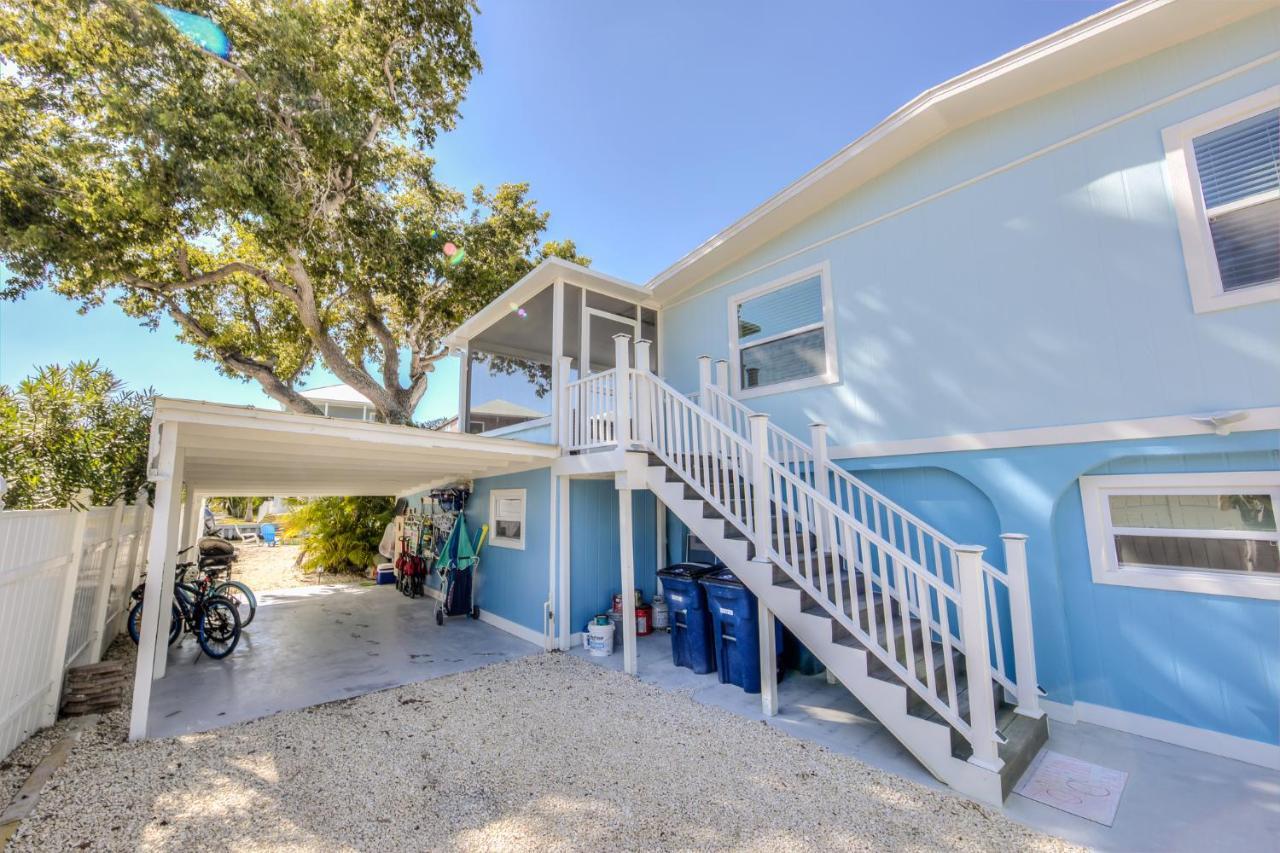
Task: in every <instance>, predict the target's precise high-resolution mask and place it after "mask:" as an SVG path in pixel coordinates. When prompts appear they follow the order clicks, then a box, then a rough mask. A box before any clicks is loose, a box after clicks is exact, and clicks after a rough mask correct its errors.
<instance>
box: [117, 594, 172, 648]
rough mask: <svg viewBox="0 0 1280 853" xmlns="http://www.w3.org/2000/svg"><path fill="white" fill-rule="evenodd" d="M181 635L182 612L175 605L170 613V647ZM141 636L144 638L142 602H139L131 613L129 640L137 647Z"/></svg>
mask: <svg viewBox="0 0 1280 853" xmlns="http://www.w3.org/2000/svg"><path fill="white" fill-rule="evenodd" d="M181 634H182V611H181V610H179V609H178V605H176V604H175V605H173V609H172V610H171V611H169V645H171V646H172V645H173V644H174V643H175V642H176V641H177V639H178V637H179V636H180V635H181ZM140 636H142V602H141V601H138V602H136V603H135V604H134V605H133V608H132V609H131V610H130V611H129V638H130V639H131V640H133V644H134V645H135V646H136V645H137V644H138V638H139V637H140Z"/></svg>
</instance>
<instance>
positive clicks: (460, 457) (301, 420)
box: [152, 397, 559, 496]
mask: <svg viewBox="0 0 1280 853" xmlns="http://www.w3.org/2000/svg"><path fill="white" fill-rule="evenodd" d="M168 429H173V430H175V431H176V437H177V452H178V453H180V454H182V457H183V465H184V467H183V481H184V482H185V483H186V484H187V487H188V488H189V489H191V490H193V491H196V492H198V493H201V494H216V495H228V494H254V495H264V494H275V495H296V496H318V495H405V494H411V493H413V492H415V491H419V490H421V489H424V488H430V487H432V486H435V485H440V484H444V483H447V482H451V481H453V480H472V479H476V478H479V477H486V476H492V475H494V474H502V473H511V472H515V471H524V470H529V469H532V468H541V467H546V466H549V465H550V464H551V463H552V461H554V460H555V458H556V457H557V456H558V454H559V450H558V448H556V447H555V446H554V445H549V444H538V443H535V442H527V441H516V440H511V439H500V438H485V437H483V436H477V435H465V434H462V433H456V432H439V431H433V430H424V429H420V428H417V427H406V426H395V425H391V424H381V423H370V422H364V421H352V420H343V419H338V418H325V417H319V416H316V415H298V414H294V413H292V412H276V411H271V410H268V409H256V408H253V407H249V406H229V405H222V404H217V403H206V402H200V401H194V400H177V399H172V398H163V397H162V398H157V400H156V410H155V416H154V418H153V421H152V435H153V439H152V454H153V458H154V454H155V453H156V452H158V448H159V444H158V441H157V440H156V436H157V434H158V432H159V431H161V430H168ZM156 461H159V463H160V464H161V465H162V466H163V465H164V462H163V461H160V460H156Z"/></svg>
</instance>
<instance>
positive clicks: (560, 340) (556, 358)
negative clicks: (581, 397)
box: [551, 279, 569, 445]
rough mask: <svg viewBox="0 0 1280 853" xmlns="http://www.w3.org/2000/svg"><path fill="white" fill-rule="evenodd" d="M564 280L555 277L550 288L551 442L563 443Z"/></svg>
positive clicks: (567, 378) (566, 372) (565, 377)
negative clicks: (561, 427) (561, 433)
mask: <svg viewBox="0 0 1280 853" xmlns="http://www.w3.org/2000/svg"><path fill="white" fill-rule="evenodd" d="M563 356H564V280H563V279H556V283H555V284H554V285H552V289H551V443H552V444H559V445H563V444H565V443H566V442H565V441H563V440H562V439H561V437H560V425H561V424H562V423H564V418H563V416H562V415H561V413H560V403H561V400H562V397H563V395H562V394H561V393H560V388H561V386H563V385H564V384H565V383H566V382H568V381H569V373H568V371H566V370H565V369H564V361H563Z"/></svg>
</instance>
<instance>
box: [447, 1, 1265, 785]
mask: <svg viewBox="0 0 1280 853" xmlns="http://www.w3.org/2000/svg"><path fill="white" fill-rule="evenodd" d="M513 305H515V306H518V307H520V308H523V309H524V311H523V314H521V313H516V312H513V310H512V306H513ZM450 344H451V345H452V346H454V347H456V348H457V349H458V350H459V351H461V352H462V353H465V354H466V355H467V358H466V361H465V364H466V367H465V368H464V370H463V373H462V383H461V391H460V409H461V420H462V422H463V426H462V429H463V431H466V422H467V418H468V399H469V395H470V390H471V388H472V380H473V374H475V373H476V372H478V371H483V370H485V369H486V367H485V358H486V356H489V355H498V356H506V357H512V358H519V359H523V360H526V361H528V362H531V363H533V364H535V365H541V366H542V367H543V368H544V370H545V375H546V381H547V386H548V388H549V393H547V395H546V396H545V397H544V398H542V399H543V401H544V410H545V417H542V418H538V419H533V420H530V421H528V422H526V423H522V424H518V425H516V426H513V427H506V428H504V429H502V430H498V431H496V433H495V432H491V433H487V435H494V434H505V435H508V436H510V437H512V438H521V439H525V440H534V441H540V442H548V443H552V444H555V445H558V446H559V448H560V456H559V458H558V459H557V460H555V461H554V463H552V464H551V465H550V466H548V467H540V468H534V469H527V468H526V469H525V470H519V471H514V472H512V473H508V474H502V475H500V476H494V477H489V478H486V479H483V480H478V481H476V482H475V484H474V488H475V493H474V496H473V498H472V500H471V503H470V506H469V509H468V515H469V516H471V518H470V519H469V520H471V521H472V522H473V523H476V524H480V523H488V524H489V525H490V528H491V531H493V532H494V533H495V534H496V533H498V532H499V531H500V532H501V535H495V536H494V537H493V538H492V541H491V544H490V546H489V547H488V550H487V551H486V553H485V558H484V562H483V568H482V571H481V573H480V578H479V589H478V604H479V606H480V607H481V609H482V611H483V612H484V614H485V618H487V619H489V620H490V621H492V622H495V623H496V624H500V625H502V626H503V627H506V628H508V629H509V630H512V631H514V632H516V633H519V634H521V635H523V636H527V637H529V638H530V639H534V640H536V641H538V642H544V643H546V645H547V646H548V648H551V647H560V648H567V647H569V646H570V645H571V644H573V643H575V642H576V639H577V638H576V633H577V632H580V631H581V630H582V629H583V626H584V624H585V623H586V622H587V621H588V619H589V618H590V617H591V616H592V615H593V614H595V613H599V612H601V611H602V610H604V609H606V608H607V607H608V605H609V601H610V598H611V596H612V594H613V593H614V592H617V591H619V590H620V589H623V588H629V587H633V586H634V587H637V588H639V589H641V590H642V592H643V595H644V596H645V597H646V598H649V597H651V596H652V595H654V593H655V590H656V581H655V570H656V568H658V567H659V566H661V565H663V564H664V563H666V562H669V561H673V560H676V559H678V558H680V556H681V554H682V549H683V544H684V542H685V534H686V533H687V532H688V531H693V532H694V533H696V534H698V536H699V537H700V538H701V539H702V541H704V542H705V543H706V544H707V545H708V546H710V547H711V548H712V549H713V550H715V551H716V552H717V554H718V555H719V556H720V558H721V559H722V560H724V561H725V562H726V563H727V564H728V565H729V566H730V567H731V568H733V569H734V570H735V571H736V572H738V574H739V576H740V577H741V578H742V579H743V580H744V581H745V582H746V583H747V584H748V586H750V587H751V589H752V591H753V592H755V593H756V594H757V595H758V596H759V597H760V600H761V603H762V605H763V606H764V607H765V608H766V610H767V613H766V618H765V619H764V620H763V624H764V625H765V626H766V630H767V627H768V626H770V625H771V624H772V621H773V620H774V619H778V620H781V621H782V622H783V623H784V624H786V625H787V627H788V628H789V629H790V630H791V631H793V632H794V633H795V634H796V635H797V636H798V637H800V639H801V640H802V641H803V642H804V643H805V644H806V645H807V646H809V648H810V649H811V650H812V651H813V652H814V653H815V654H816V655H817V656H818V657H820V658H821V659H822V660H823V662H824V663H826V664H827V666H828V668H829V669H830V671H831V672H832V673H833V674H835V675H836V676H837V677H838V678H839V680H840V681H841V682H842V683H843V684H844V685H845V686H846V687H848V688H849V689H850V691H851V692H853V693H854V694H855V695H856V696H857V698H858V699H859V701H860V702H861V703H862V704H864V705H865V706H866V707H867V708H868V709H869V710H871V711H872V712H873V713H875V714H876V716H877V717H878V718H879V719H880V721H881V722H882V723H883V724H884V725H885V726H886V727H887V728H888V729H890V731H892V732H893V733H894V734H895V735H896V736H897V737H898V738H899V740H901V741H902V742H903V744H904V745H905V746H906V747H907V748H908V749H909V750H911V751H912V752H913V754H915V755H916V756H917V757H918V758H919V759H920V760H921V762H922V763H923V764H925V766H926V767H928V768H929V769H930V771H931V772H933V773H934V774H935V775H936V776H938V777H939V778H940V779H943V780H944V781H947V782H948V783H950V784H952V785H954V786H956V787H957V788H959V789H961V790H964V791H966V792H968V793H971V794H973V795H975V796H979V797H983V798H986V799H989V800H998V799H999V798H1000V797H1001V795H1002V793H1004V792H1007V790H1008V788H1009V785H1011V784H1012V781H1013V780H1014V779H1016V777H1017V775H1018V773H1020V772H1021V769H1022V768H1023V767H1024V766H1025V762H1026V760H1027V759H1028V758H1029V757H1030V755H1031V754H1034V751H1035V749H1036V748H1038V746H1039V744H1040V743H1042V742H1043V737H1044V721H1043V716H1042V715H1043V713H1044V712H1047V714H1048V716H1049V717H1051V718H1054V719H1062V720H1069V721H1074V720H1083V721H1089V722H1093V723H1097V724H1101V725H1105V726H1111V727H1115V728H1118V729H1123V730H1125V731H1129V732H1134V733H1138V734H1142V735H1146V736H1148V737H1153V738H1157V739H1161V740H1165V741H1169V742H1172V743H1177V744H1182V745H1184V746H1189V747H1193V748H1196V749H1201V750H1205V751H1208V752H1213V753H1218V754H1222V755H1226V756H1230V757H1233V758H1237V759H1239V760H1242V761H1247V762H1252V763H1256V764H1262V765H1265V766H1269V767H1280V557H1278V555H1277V546H1278V543H1280V532H1277V526H1276V511H1275V510H1276V506H1277V505H1278V504H1280V8H1278V7H1277V5H1276V4H1275V3H1273V2H1265V3H1262V2H1260V3H1196V2H1148V0H1142V2H1129V3H1123V4H1121V5H1119V6H1116V7H1114V8H1112V9H1110V10H1108V11H1106V12H1103V13H1101V14H1099V15H1096V16H1094V17H1092V18H1089V19H1087V20H1084V21H1081V22H1080V23H1078V24H1075V25H1073V26H1071V27H1069V28H1067V29H1065V30H1062V31H1061V32H1058V33H1055V34H1053V35H1051V36H1049V37H1047V38H1045V39H1042V40H1040V41H1038V42H1036V43H1034V44H1031V45H1028V46H1026V47H1024V48H1021V49H1019V50H1017V51H1014V52H1013V53H1011V54H1008V55H1006V56H1004V57H1001V58H999V59H997V60H995V61H994V62H991V63H989V64H987V65H985V66H982V67H980V68H977V69H974V70H973V71H970V72H968V73H966V74H964V75H961V76H960V77H958V78H956V79H954V80H951V81H948V82H946V83H944V84H942V85H940V86H938V87H936V88H934V89H932V90H930V91H928V92H926V93H924V94H922V95H921V96H920V97H918V98H916V99H915V100H913V101H912V102H911V103H909V104H907V105H905V106H904V107H902V108H901V109H900V110H898V111H897V112H896V113H894V114H893V115H891V116H889V117H888V118H887V119H885V120H884V121H883V122H881V123H880V124H879V125H877V126H876V127H875V128H873V129H872V130H871V131H869V132H868V133H867V134H866V135H864V136H863V137H861V138H860V139H858V140H856V141H854V142H853V143H852V144H850V145H849V146H848V147H846V148H845V149H844V150H842V151H840V152H839V153H838V154H836V155H835V156H834V157H832V158H831V159H830V160H828V161H826V162H825V163H823V164H821V165H820V166H818V167H817V168H815V169H814V170H812V171H811V172H809V173H808V174H807V175H805V176H803V177H802V178H800V179H799V180H798V181H796V182H795V183H794V184H792V185H791V186H789V187H787V188H786V189H784V190H783V191H782V192H780V193H778V194H777V195H776V196H774V197H773V198H771V199H769V200H768V201H767V202H765V203H764V204H762V205H761V206H760V207H758V208H757V209H755V210H753V211H751V212H749V213H748V214H746V215H745V216H744V217H742V218H741V219H740V220H738V221H737V222H735V223H734V224H732V225H731V226H729V227H728V228H726V229H725V230H724V231H722V232H721V233H719V234H717V235H715V236H714V237H712V238H711V239H709V240H707V241H706V242H705V243H703V244H702V245H701V246H699V247H698V248H696V249H695V250H694V251H692V252H690V253H689V254H688V255H686V256H685V257H683V258H681V259H680V260H678V261H677V262H676V263H674V264H673V265H672V266H670V267H669V268H668V269H667V270H666V271H664V272H663V273H661V274H660V275H658V276H657V277H656V278H654V279H653V280H652V281H650V282H648V283H646V284H643V285H637V284H631V283H627V282H623V281H619V280H617V279H614V278H611V277H609V276H607V275H603V274H601V273H598V272H595V271H592V270H587V269H582V268H579V267H575V266H572V265H569V264H566V263H563V262H560V261H556V260H550V261H547V262H545V263H543V264H542V265H541V266H539V267H538V268H537V269H535V270H534V271H533V272H531V273H530V274H529V275H528V276H526V277H525V278H524V279H522V280H521V281H519V282H517V283H515V284H514V285H513V286H512V287H511V289H510V290H509V291H507V293H505V294H504V295H503V296H501V297H500V298H499V299H497V300H495V302H494V303H493V304H492V305H490V306H489V307H488V308H486V309H485V310H483V311H481V312H480V313H478V314H477V315H476V316H474V317H473V318H471V319H470V320H469V321H468V322H467V323H465V324H464V325H463V326H461V327H460V328H459V329H458V330H457V331H456V332H455V333H454V335H453V336H452V338H451V339H450ZM760 415H767V416H768V417H767V419H766V418H764V417H760ZM904 623H905V625H906V626H905V627H904ZM624 624H630V623H629V622H628V621H627V620H624ZM768 648H769V647H766V651H765V654H766V655H768V654H770V653H771V652H769V651H768ZM624 655H625V657H626V663H627V668H628V669H629V670H631V671H634V668H635V655H636V644H635V641H634V636H632V633H631V632H627V636H626V638H625V642H624ZM766 663H768V662H767V661H766ZM766 669H767V670H768V669H771V668H770V667H766ZM763 701H764V704H765V708H766V711H769V710H770V703H771V702H772V703H775V705H776V690H775V689H774V688H773V686H772V685H768V684H766V687H765V691H764V695H763Z"/></svg>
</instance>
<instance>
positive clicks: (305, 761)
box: [12, 654, 1072, 851]
mask: <svg viewBox="0 0 1280 853" xmlns="http://www.w3.org/2000/svg"><path fill="white" fill-rule="evenodd" d="M121 717H122V711H116V712H113V714H111V715H108V717H107V719H106V721H104V724H103V725H100V726H99V727H98V729H97V730H95V731H94V732H88V733H86V734H85V736H84V739H83V741H82V743H81V745H80V746H79V747H78V748H77V749H76V751H75V752H74V753H73V754H72V755H71V757H70V758H69V760H68V761H67V764H66V765H65V766H64V767H63V768H62V769H61V770H59V771H58V772H57V774H55V776H54V778H53V779H52V780H51V782H50V784H49V785H48V787H47V788H46V790H45V792H44V795H43V797H42V798H41V800H40V803H39V805H38V806H37V808H36V811H35V813H34V814H33V815H32V818H31V819H30V820H28V821H27V822H26V823H24V825H23V826H22V828H21V830H20V831H19V833H18V835H17V837H16V838H15V839H14V842H13V847H12V849H14V850H22V851H27V850H53V849H76V848H81V849H89V850H135V849H138V850H168V849H177V848H180V847H186V846H199V847H202V848H213V849H222V848H234V849H237V850H266V849H272V850H334V851H338V850H378V851H389V850H424V849H440V848H448V849H495V848H500V849H513V848H530V847H536V848H539V849H554V850H577V849H592V850H602V849H610V850H611V849H622V848H626V849H639V848H656V849H690V848H743V849H752V850H784V849H785V850H794V849H797V848H823V849H848V850H876V851H880V850H921V851H925V850H927V851H936V850H996V849H1000V850H1006V849H1009V850H1012V849H1016V850H1046V851H1047V850H1065V849H1072V848H1070V847H1069V845H1067V844H1066V843H1065V842H1062V841H1060V840H1057V839H1053V838H1049V837H1047V836H1044V835H1040V834H1038V833H1036V832H1034V831H1032V830H1029V829H1027V828H1025V827H1022V826H1020V825H1018V824H1016V823H1013V822H1012V821H1009V820H1007V819H1006V818H1004V817H1003V816H1002V815H1000V814H999V813H998V812H996V811H994V810H991V809H987V808H985V807H983V806H979V805H976V804H974V803H972V802H970V801H968V800H965V799H963V798H961V797H958V796H955V795H952V794H949V793H946V792H939V791H933V790H929V789H926V788H923V787H921V786H919V785H916V784H914V783H912V782H909V781H906V780H903V779H900V778H898V777H896V776H893V775H892V774H889V773H885V772H883V771H880V770H875V769H872V768H870V767H868V766H866V765H864V764H862V763H860V762H858V761H856V760H854V759H852V758H849V757H846V756H841V755H837V754H835V753H832V752H829V751H827V750H825V749H823V748H821V747H818V746H815V745H814V744H811V743H806V742H804V741H801V740H797V739H795V738H793V737H790V736H788V735H786V734H784V733H782V732H780V731H778V730H777V729H774V728H772V727H770V726H767V725H762V724H761V723H759V722H751V721H749V720H746V719H744V718H741V717H737V716H734V715H732V714H730V713H729V712H727V711H724V710H721V709H718V708H713V707H708V706H705V705H700V704H698V703H696V702H695V701H693V700H692V699H691V698H689V697H688V696H686V695H684V694H681V693H677V692H672V691H667V690H663V689H661V688H658V687H655V686H652V685H646V684H644V683H642V682H639V681H637V680H635V679H633V678H629V677H627V676H624V675H622V674H620V673H615V672H612V671H608V670H605V669H603V668H601V667H597V666H593V665H591V664H590V663H587V662H584V661H580V660H577V659H575V658H572V657H569V656H567V655H561V654H551V655H537V656H533V657H526V658H521V659H519V660H515V661H510V662H506V663H500V664H495V665H493V666H489V667H486V668H483V669H479V670H475V671H472V672H466V673H460V674H457V675H451V676H447V677H445V678H440V679H436V680H433V681H426V682H421V683H418V684H413V685H408V686H404V687H398V688H394V689H391V690H386V691H383V692H380V693H375V694H370V695H366V696H361V697H357V698H354V699H345V700H341V701H338V702H332V703H329V704H327V705H321V706H316V707H313V708H307V709H304V710H301V711H295V712H290V713H285V714H279V715H276V716H274V717H269V718H266V719H262V720H257V721H254V722H251V723H245V724H241V725H236V726H231V727H228V728H225V729H220V730H218V731H215V732H208V733H204V734H199V735H188V736H184V737H180V738H175V739H168V740H158V741H147V742H142V743H125V742H123V734H124V721H123V719H122V718H121Z"/></svg>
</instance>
